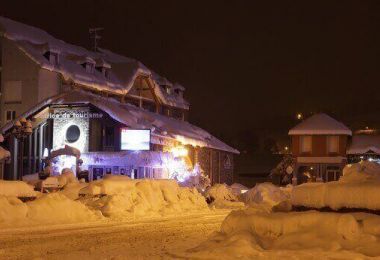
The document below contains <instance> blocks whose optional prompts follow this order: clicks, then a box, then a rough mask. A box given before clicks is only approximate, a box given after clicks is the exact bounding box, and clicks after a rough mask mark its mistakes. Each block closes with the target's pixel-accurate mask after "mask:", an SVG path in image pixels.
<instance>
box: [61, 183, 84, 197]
mask: <svg viewBox="0 0 380 260" xmlns="http://www.w3.org/2000/svg"><path fill="white" fill-rule="evenodd" d="M87 186H88V183H86V182H85V181H77V182H70V183H67V184H66V185H65V187H63V189H62V190H60V191H59V192H58V193H60V194H63V195H65V196H66V197H68V198H69V199H71V200H76V199H78V198H79V191H80V190H82V189H84V188H85V187H87Z"/></svg>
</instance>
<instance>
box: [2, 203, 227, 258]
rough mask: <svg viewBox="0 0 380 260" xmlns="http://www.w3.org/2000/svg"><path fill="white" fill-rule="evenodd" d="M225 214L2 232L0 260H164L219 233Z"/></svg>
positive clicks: (222, 212) (224, 211) (219, 212)
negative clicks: (214, 233)
mask: <svg viewBox="0 0 380 260" xmlns="http://www.w3.org/2000/svg"><path fill="white" fill-rule="evenodd" d="M228 213H229V211H227V210H218V211H211V212H210V213H203V214H192V215H182V216H180V217H168V218H160V219H157V218H156V219H150V220H149V219H145V220H139V221H134V222H122V223H120V222H119V223H117V222H108V223H104V222H101V223H90V224H75V225H61V226H51V227H35V228H20V229H12V230H2V231H0V248H1V249H0V259H81V260H83V259H162V258H164V259H167V258H172V257H171V254H172V253H175V252H181V251H183V250H186V249H189V248H192V247H194V246H197V245H198V244H199V243H200V242H202V241H204V240H205V239H206V238H207V237H208V236H209V235H210V234H211V233H212V232H214V231H217V230H219V228H220V225H221V222H222V221H223V219H224V218H225V217H226V215H227V214H228Z"/></svg>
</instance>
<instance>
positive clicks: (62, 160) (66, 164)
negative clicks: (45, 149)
mask: <svg viewBox="0 0 380 260" xmlns="http://www.w3.org/2000/svg"><path fill="white" fill-rule="evenodd" d="M76 163H77V158H76V157H75V156H71V155H60V156H57V157H56V158H55V160H54V162H53V165H52V166H53V172H54V174H61V172H62V170H63V169H65V168H69V169H71V170H72V171H73V172H74V173H75V174H76Z"/></svg>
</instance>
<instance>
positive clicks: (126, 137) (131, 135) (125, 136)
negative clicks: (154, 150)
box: [121, 129, 150, 151]
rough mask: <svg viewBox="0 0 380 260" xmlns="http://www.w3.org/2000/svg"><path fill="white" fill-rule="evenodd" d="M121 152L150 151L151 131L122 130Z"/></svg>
mask: <svg viewBox="0 0 380 260" xmlns="http://www.w3.org/2000/svg"><path fill="white" fill-rule="evenodd" d="M121 150H131V151H140V150H145V151H148V150H150V130H132V129H121Z"/></svg>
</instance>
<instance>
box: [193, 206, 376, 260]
mask: <svg viewBox="0 0 380 260" xmlns="http://www.w3.org/2000/svg"><path fill="white" fill-rule="evenodd" d="M379 221H380V217H378V216H374V215H372V216H371V215H369V214H362V215H360V214H358V215H354V214H338V213H321V212H317V211H309V212H291V213H284V212H276V213H273V212H265V211H261V210H258V209H256V208H248V209H246V210H238V211H233V212H231V213H230V214H229V215H228V216H227V218H226V219H225V220H224V222H223V223H222V227H221V231H220V232H219V233H217V234H215V235H214V236H212V237H211V238H210V239H208V240H207V241H206V242H204V243H202V244H201V245H200V246H198V247H196V248H194V249H192V250H189V251H188V252H189V254H188V255H186V256H187V257H189V258H208V259H217V258H219V259H220V258H221V259H234V258H243V259H249V258H255V259H278V258H281V257H290V258H291V259H305V257H307V256H309V257H311V259H325V258H329V257H332V256H335V257H336V256H340V258H339V259H350V258H353V257H358V256H359V257H360V259H362V258H366V256H380V248H379V245H380V240H379V236H378V232H374V229H375V227H376V225H378V224H379ZM370 227H372V228H370ZM377 231H379V229H378V228H377Z"/></svg>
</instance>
